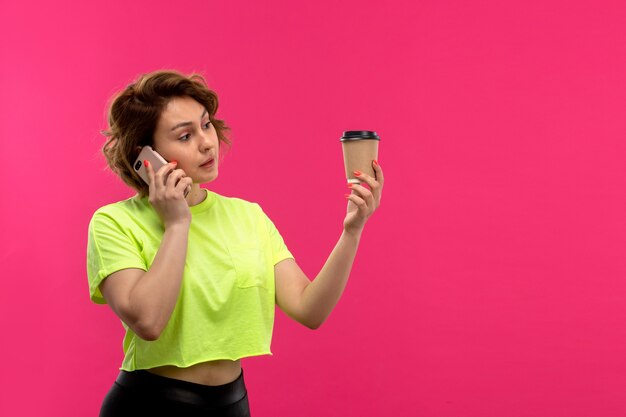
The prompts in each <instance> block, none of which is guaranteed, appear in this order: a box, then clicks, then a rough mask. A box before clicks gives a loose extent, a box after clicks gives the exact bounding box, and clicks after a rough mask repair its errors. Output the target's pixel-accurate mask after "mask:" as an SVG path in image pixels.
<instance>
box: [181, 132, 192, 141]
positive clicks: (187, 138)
mask: <svg viewBox="0 0 626 417" xmlns="http://www.w3.org/2000/svg"><path fill="white" fill-rule="evenodd" d="M190 137H191V135H190V134H189V133H187V134H186V135H184V136H181V137H180V138H178V139H180V140H182V141H183V142H186V141H188V140H189V138H190Z"/></svg>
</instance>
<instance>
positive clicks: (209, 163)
mask: <svg viewBox="0 0 626 417" xmlns="http://www.w3.org/2000/svg"><path fill="white" fill-rule="evenodd" d="M214 161H215V160H214V159H209V160H208V161H206V162H205V163H204V164H202V165H200V166H201V167H202V168H208V167H211V166H213V162H214Z"/></svg>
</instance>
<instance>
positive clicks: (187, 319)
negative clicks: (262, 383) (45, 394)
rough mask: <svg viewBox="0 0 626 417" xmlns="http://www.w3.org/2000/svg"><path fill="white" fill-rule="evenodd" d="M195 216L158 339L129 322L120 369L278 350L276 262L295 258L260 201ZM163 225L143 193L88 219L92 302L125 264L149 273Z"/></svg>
mask: <svg viewBox="0 0 626 417" xmlns="http://www.w3.org/2000/svg"><path fill="white" fill-rule="evenodd" d="M190 210H191V215H192V221H191V226H190V229H189V244H188V249H187V258H186V260H185V270H184V274H183V279H182V284H181V289H180V294H179V297H178V301H177V303H176V307H175V308H174V311H173V313H172V316H171V317H170V320H169V322H168V324H167V326H166V327H165V329H164V330H163V332H162V333H161V336H160V337H159V339H158V340H155V341H146V340H143V339H141V338H139V337H138V336H137V335H136V334H135V333H134V332H133V331H132V330H131V329H130V328H129V327H128V326H127V325H126V324H124V323H122V324H123V325H124V328H125V329H126V335H125V337H124V355H125V356H124V362H123V364H122V367H121V369H124V370H127V371H132V370H135V369H149V368H153V367H156V366H162V365H174V366H178V367H182V368H184V367H189V366H191V365H194V364H196V363H200V362H206V361H212V360H218V359H229V360H236V359H240V358H243V357H247V356H256V355H263V354H271V351H270V342H271V338H272V329H273V326H274V308H275V307H274V306H275V289H274V265H275V264H277V263H278V262H280V261H282V260H284V259H287V258H292V257H293V256H292V255H291V253H290V252H289V250H288V249H287V247H286V246H285V243H284V241H283V239H282V237H281V236H280V234H279V233H278V231H277V230H276V228H275V227H274V224H273V223H272V222H271V221H270V219H269V218H268V217H267V216H266V215H265V213H263V211H262V210H261V208H260V207H259V205H258V204H255V203H249V202H247V201H244V200H240V199H237V198H228V197H223V196H220V195H218V194H215V193H213V192H211V191H208V190H207V198H206V199H205V200H204V201H203V202H202V203H200V204H197V205H195V206H193V207H190ZM163 231H164V229H163V225H162V223H161V221H160V219H159V217H158V215H157V213H156V211H155V210H154V208H153V207H152V205H151V204H150V203H149V202H148V199H147V198H139V197H137V196H135V197H133V198H130V199H128V200H124V201H120V202H118V203H115V204H110V205H107V206H105V207H102V208H100V209H98V210H97V211H96V213H95V214H94V215H93V218H92V219H91V222H90V224H89V241H88V246H87V274H88V278H89V291H90V296H91V299H92V300H93V301H94V302H96V303H99V304H104V303H106V301H105V300H104V298H103V297H102V293H101V292H100V289H99V285H100V284H101V283H102V281H103V280H104V279H106V278H107V277H108V276H109V275H111V274H112V273H114V272H116V271H119V270H121V269H126V268H138V269H142V270H147V269H148V268H150V265H151V264H152V261H153V259H154V257H155V255H156V253H157V251H158V249H159V245H160V243H161V239H162V237H163Z"/></svg>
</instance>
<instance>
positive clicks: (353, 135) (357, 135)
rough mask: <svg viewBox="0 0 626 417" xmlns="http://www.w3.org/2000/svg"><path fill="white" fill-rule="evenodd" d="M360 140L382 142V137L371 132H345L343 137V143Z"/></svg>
mask: <svg viewBox="0 0 626 417" xmlns="http://www.w3.org/2000/svg"><path fill="white" fill-rule="evenodd" d="M360 139H374V140H380V137H379V136H378V134H377V133H376V132H373V131H371V130H346V131H345V132H343V136H342V137H341V139H340V140H341V141H342V142H343V141H345V140H360Z"/></svg>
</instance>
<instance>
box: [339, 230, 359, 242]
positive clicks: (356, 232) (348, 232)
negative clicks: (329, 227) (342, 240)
mask: <svg viewBox="0 0 626 417" xmlns="http://www.w3.org/2000/svg"><path fill="white" fill-rule="evenodd" d="M362 234H363V227H348V228H346V227H344V229H343V235H344V236H346V237H348V238H350V239H354V240H356V242H357V243H358V242H359V241H360V240H361V235H362Z"/></svg>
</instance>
